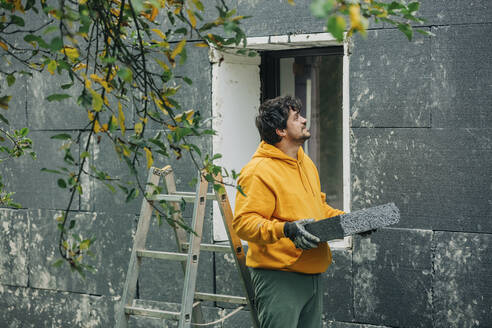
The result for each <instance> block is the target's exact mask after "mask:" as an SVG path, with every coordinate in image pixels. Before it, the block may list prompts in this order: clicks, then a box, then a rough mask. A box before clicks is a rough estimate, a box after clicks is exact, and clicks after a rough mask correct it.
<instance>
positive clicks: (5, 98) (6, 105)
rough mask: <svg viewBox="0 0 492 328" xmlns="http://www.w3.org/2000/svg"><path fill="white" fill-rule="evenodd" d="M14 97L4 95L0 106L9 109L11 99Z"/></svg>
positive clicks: (0, 100) (0, 99)
mask: <svg viewBox="0 0 492 328" xmlns="http://www.w3.org/2000/svg"><path fill="white" fill-rule="evenodd" d="M10 99H12V96H3V97H1V98H0V108H3V109H5V110H8V109H9V101H10Z"/></svg>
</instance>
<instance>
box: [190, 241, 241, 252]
mask: <svg viewBox="0 0 492 328" xmlns="http://www.w3.org/2000/svg"><path fill="white" fill-rule="evenodd" d="M189 245H190V244H189V243H183V249H184V250H188V247H189ZM200 250H201V251H206V252H222V253H232V251H231V247H230V246H227V245H215V244H200Z"/></svg>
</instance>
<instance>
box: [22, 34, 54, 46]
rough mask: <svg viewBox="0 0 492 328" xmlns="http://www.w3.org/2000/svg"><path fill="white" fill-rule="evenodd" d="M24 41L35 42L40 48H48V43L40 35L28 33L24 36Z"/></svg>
mask: <svg viewBox="0 0 492 328" xmlns="http://www.w3.org/2000/svg"><path fill="white" fill-rule="evenodd" d="M24 41H26V42H29V43H31V42H37V43H38V45H39V46H40V47H42V48H48V47H49V45H48V43H46V41H44V40H43V39H42V38H41V37H39V36H37V35H34V34H28V35H26V36H25V37H24Z"/></svg>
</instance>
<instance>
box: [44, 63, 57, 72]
mask: <svg viewBox="0 0 492 328" xmlns="http://www.w3.org/2000/svg"><path fill="white" fill-rule="evenodd" d="M57 66H58V63H57V62H56V60H50V62H49V63H48V66H46V69H47V70H48V72H50V74H51V75H53V74H55V69H56V67H57Z"/></svg>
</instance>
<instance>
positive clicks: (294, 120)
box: [283, 109, 311, 145]
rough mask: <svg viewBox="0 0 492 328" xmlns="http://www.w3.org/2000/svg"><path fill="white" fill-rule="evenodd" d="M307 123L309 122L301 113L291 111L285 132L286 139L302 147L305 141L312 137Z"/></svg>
mask: <svg viewBox="0 0 492 328" xmlns="http://www.w3.org/2000/svg"><path fill="white" fill-rule="evenodd" d="M306 123H307V120H306V119H305V118H304V117H302V116H301V114H300V113H299V112H297V111H295V110H292V109H291V110H290V111H289V118H288V119H287V127H286V128H285V130H283V131H285V132H286V135H285V136H284V138H287V140H289V141H292V142H294V143H297V144H299V145H302V144H303V143H304V141H306V140H307V139H309V138H310V137H311V133H310V132H309V131H308V130H307V128H306Z"/></svg>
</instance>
